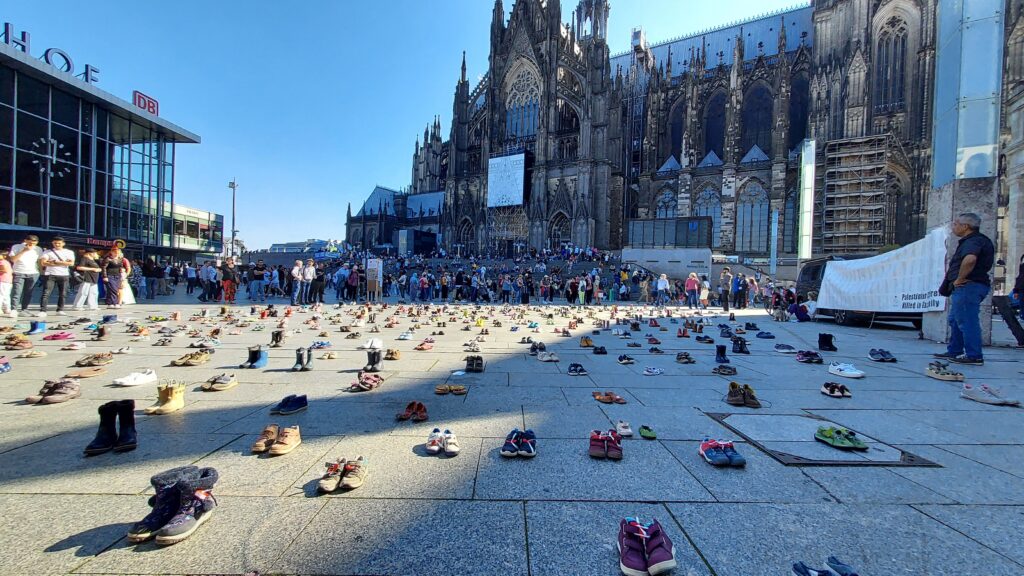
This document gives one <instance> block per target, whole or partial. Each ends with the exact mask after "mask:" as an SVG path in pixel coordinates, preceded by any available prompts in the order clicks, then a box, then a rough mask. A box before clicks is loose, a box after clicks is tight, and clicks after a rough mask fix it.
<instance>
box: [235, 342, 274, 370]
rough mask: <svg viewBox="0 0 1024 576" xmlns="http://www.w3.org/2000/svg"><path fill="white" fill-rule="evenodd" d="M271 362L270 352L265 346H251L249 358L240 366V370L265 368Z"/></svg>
mask: <svg viewBox="0 0 1024 576" xmlns="http://www.w3.org/2000/svg"><path fill="white" fill-rule="evenodd" d="M269 361H270V352H269V351H268V350H267V349H266V347H264V346H250V347H249V357H248V358H247V359H246V360H245V362H242V363H241V364H239V365H238V367H239V368H246V369H248V368H263V367H265V366H266V365H267V363H268V362H269Z"/></svg>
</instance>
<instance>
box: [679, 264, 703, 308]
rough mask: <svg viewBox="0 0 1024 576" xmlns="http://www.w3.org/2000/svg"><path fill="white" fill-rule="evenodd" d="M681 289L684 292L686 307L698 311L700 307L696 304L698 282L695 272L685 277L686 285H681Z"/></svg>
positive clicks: (698, 291)
mask: <svg viewBox="0 0 1024 576" xmlns="http://www.w3.org/2000/svg"><path fill="white" fill-rule="evenodd" d="M683 289H684V290H685V291H686V305H687V306H688V307H689V308H690V310H693V309H694V308H697V309H698V310H699V309H700V305H699V304H698V303H697V295H698V294H699V293H700V280H698V279H697V273H696V272H690V275H689V276H687V277H686V284H684V285H683Z"/></svg>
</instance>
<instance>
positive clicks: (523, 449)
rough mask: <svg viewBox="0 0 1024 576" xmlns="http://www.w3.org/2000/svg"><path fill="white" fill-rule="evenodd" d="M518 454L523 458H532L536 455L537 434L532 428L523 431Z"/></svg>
mask: <svg viewBox="0 0 1024 576" xmlns="http://www.w3.org/2000/svg"><path fill="white" fill-rule="evenodd" d="M519 455H520V456H522V457H524V458H533V457H534V456H536V455H537V436H536V435H535V434H534V433H533V430H526V431H524V432H523V434H522V436H521V437H520V440H519Z"/></svg>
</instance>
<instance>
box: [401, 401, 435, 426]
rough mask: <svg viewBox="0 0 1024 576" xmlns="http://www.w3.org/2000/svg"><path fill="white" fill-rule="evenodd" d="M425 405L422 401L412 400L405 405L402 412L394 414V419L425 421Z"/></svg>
mask: <svg viewBox="0 0 1024 576" xmlns="http://www.w3.org/2000/svg"><path fill="white" fill-rule="evenodd" d="M427 418H428V416H427V407H426V405H425V404H423V402H418V401H415V400H414V401H412V402H409V404H407V405H406V407H405V411H404V412H399V413H398V414H395V419H396V420H412V421H413V422H425V421H426V420H427Z"/></svg>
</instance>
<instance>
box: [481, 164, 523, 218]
mask: <svg viewBox="0 0 1024 576" xmlns="http://www.w3.org/2000/svg"><path fill="white" fill-rule="evenodd" d="M525 170H526V155H525V154H514V155H512V156H502V157H500V158H491V159H490V161H489V162H488V163H487V207H488V208H497V207H499V206H519V205H521V204H522V203H523V175H524V174H525Z"/></svg>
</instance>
